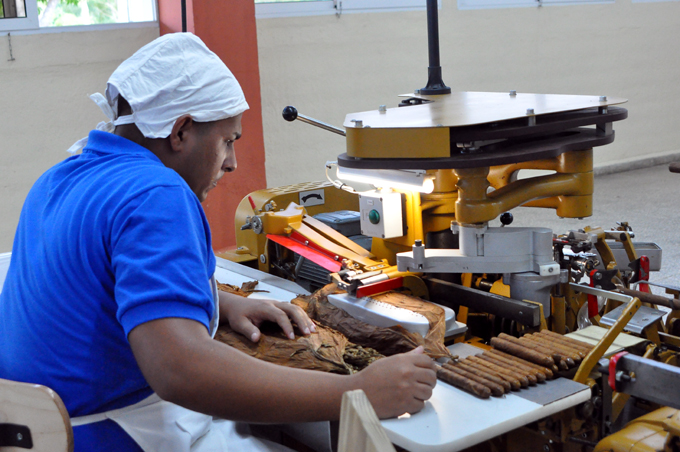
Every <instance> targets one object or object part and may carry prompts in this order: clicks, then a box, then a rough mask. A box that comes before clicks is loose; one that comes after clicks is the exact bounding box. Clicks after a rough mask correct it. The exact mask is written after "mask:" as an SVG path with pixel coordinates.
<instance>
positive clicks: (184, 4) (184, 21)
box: [182, 0, 187, 33]
mask: <svg viewBox="0 0 680 452" xmlns="http://www.w3.org/2000/svg"><path fill="white" fill-rule="evenodd" d="M186 32H187V0H182V33H186Z"/></svg>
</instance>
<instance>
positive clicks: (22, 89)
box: [0, 26, 159, 252]
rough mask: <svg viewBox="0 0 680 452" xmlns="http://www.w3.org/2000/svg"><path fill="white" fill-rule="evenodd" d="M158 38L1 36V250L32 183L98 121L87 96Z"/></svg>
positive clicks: (149, 33) (124, 32)
mask: <svg viewBox="0 0 680 452" xmlns="http://www.w3.org/2000/svg"><path fill="white" fill-rule="evenodd" d="M158 36H159V31H158V27H157V26H153V27H143V28H123V29H115V30H111V29H109V30H98V31H84V32H65V33H42V34H24V35H21V34H16V35H15V34H14V33H12V36H11V44H12V55H13V57H14V61H8V60H9V59H10V53H9V45H8V38H7V34H6V33H3V34H2V35H1V36H0V99H1V100H0V252H5V251H10V250H11V249H12V242H13V240H14V231H15V229H16V226H17V223H18V221H19V213H20V212H21V206H22V204H23V202H24V199H25V198H26V195H27V194H28V190H29V189H30V188H31V186H32V185H33V183H34V182H35V180H36V179H37V178H38V177H39V176H40V175H41V174H42V173H43V172H44V171H46V170H47V169H48V168H50V167H51V166H52V165H54V164H56V163H58V162H60V161H61V160H63V159H65V158H67V157H68V156H69V154H68V153H67V152H66V149H68V148H69V147H70V146H71V145H72V144H73V143H74V142H75V141H76V140H78V139H80V138H82V137H84V136H86V135H87V133H88V132H89V131H90V130H91V129H93V128H94V127H95V126H96V125H97V123H98V122H99V121H103V120H105V119H106V117H105V116H104V114H103V113H102V112H101V110H100V109H99V107H97V106H96V105H95V104H94V102H92V101H91V100H90V99H89V98H88V97H87V95H88V94H92V93H95V92H101V93H103V92H104V90H105V89H106V81H107V79H108V78H109V75H111V72H113V70H114V69H115V68H116V67H117V66H118V65H119V64H120V63H121V62H122V61H123V60H124V59H126V58H127V57H129V56H130V55H132V54H133V53H134V52H135V51H136V50H137V49H138V48H140V47H141V46H143V45H144V44H146V43H148V42H150V41H152V40H153V39H155V38H157V37H158Z"/></svg>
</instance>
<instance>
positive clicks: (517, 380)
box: [472, 355, 529, 391]
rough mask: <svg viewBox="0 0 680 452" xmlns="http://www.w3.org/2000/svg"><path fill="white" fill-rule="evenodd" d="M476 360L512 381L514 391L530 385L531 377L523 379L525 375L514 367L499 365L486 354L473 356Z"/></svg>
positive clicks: (509, 381)
mask: <svg viewBox="0 0 680 452" xmlns="http://www.w3.org/2000/svg"><path fill="white" fill-rule="evenodd" d="M472 359H473V360H474V362H476V363H478V364H479V365H482V366H485V367H488V368H489V369H491V370H493V371H495V372H498V374H499V375H500V376H501V377H502V378H503V379H504V380H506V381H507V382H508V383H510V386H512V389H513V390H514V391H518V390H519V388H526V387H527V386H529V379H528V378H526V379H524V380H523V379H522V377H523V375H522V374H520V373H518V372H515V371H514V370H513V369H508V368H505V367H502V366H499V365H498V364H497V363H496V362H494V361H493V360H491V359H489V358H488V357H485V356H484V355H479V356H475V357H472Z"/></svg>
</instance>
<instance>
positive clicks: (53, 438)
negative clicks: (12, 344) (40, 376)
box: [0, 379, 73, 452]
mask: <svg viewBox="0 0 680 452" xmlns="http://www.w3.org/2000/svg"><path fill="white" fill-rule="evenodd" d="M27 450H30V451H31V452H73V429H72V428H71V420H70V418H69V415H68V412H67V411H66V407H65V406H64V402H62V401H61V398H60V397H59V395H57V393H56V392H54V391H53V390H51V389H50V388H48V387H46V386H41V385H34V384H28V383H19V382H16V381H9V380H3V379H0V452H25V451H27Z"/></svg>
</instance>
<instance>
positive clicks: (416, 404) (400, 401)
mask: <svg viewBox="0 0 680 452" xmlns="http://www.w3.org/2000/svg"><path fill="white" fill-rule="evenodd" d="M355 377H356V378H358V379H359V387H360V388H361V389H363V390H364V392H365V393H366V396H367V397H368V399H369V400H370V401H371V404H372V405H373V408H374V409H375V412H376V414H377V415H378V417H379V418H381V419H385V418H390V417H396V416H400V415H402V414H404V413H417V412H418V411H420V410H422V409H423V407H424V406H425V400H427V399H429V398H430V397H431V396H432V389H433V388H434V386H435V385H436V384H437V372H436V365H435V363H434V361H432V359H431V358H430V357H429V356H427V355H426V354H424V353H423V348H422V347H418V348H416V349H415V350H413V351H411V352H409V353H403V354H400V355H394V356H390V357H388V358H382V359H379V360H378V361H375V362H374V363H373V364H371V365H370V366H368V367H367V368H366V369H364V370H362V371H361V372H359V373H358V374H356V375H355Z"/></svg>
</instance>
